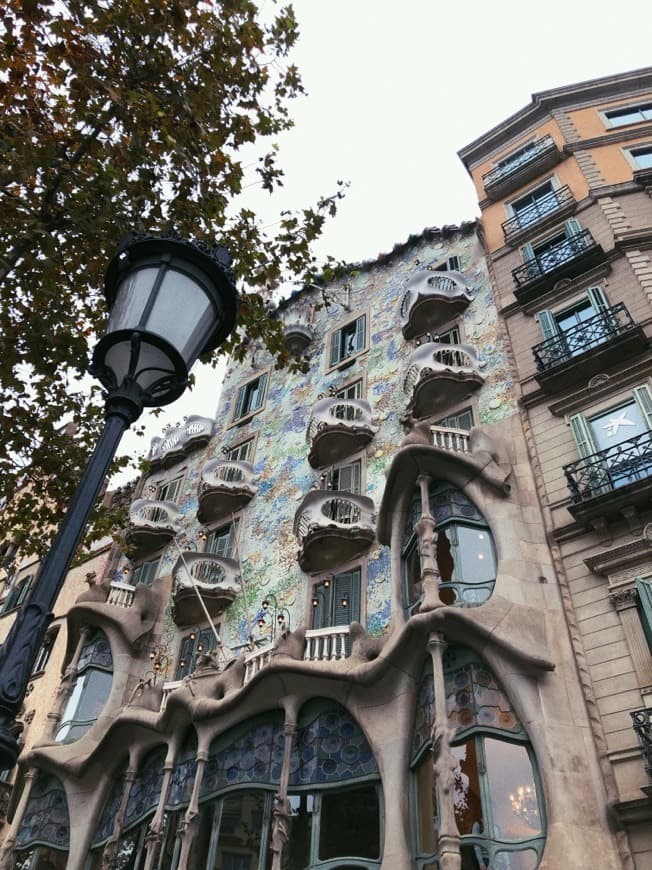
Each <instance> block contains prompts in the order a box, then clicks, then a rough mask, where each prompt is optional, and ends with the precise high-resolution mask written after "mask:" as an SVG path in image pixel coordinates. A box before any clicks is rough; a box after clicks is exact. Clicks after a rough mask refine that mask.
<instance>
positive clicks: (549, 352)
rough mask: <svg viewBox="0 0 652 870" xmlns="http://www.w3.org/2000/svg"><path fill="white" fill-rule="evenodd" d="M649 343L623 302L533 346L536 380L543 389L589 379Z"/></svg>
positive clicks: (641, 350)
mask: <svg viewBox="0 0 652 870" xmlns="http://www.w3.org/2000/svg"><path fill="white" fill-rule="evenodd" d="M647 346H648V340H647V338H646V336H645V333H644V332H643V329H642V327H640V326H637V325H636V324H635V323H634V321H633V320H632V317H631V315H630V313H629V311H628V310H627V308H626V307H625V305H624V304H623V303H622V302H619V303H618V305H613V306H611V307H610V308H607V309H605V310H604V311H600V312H599V313H598V314H595V315H594V316H593V317H590V318H588V319H587V320H584V321H583V322H582V323H578V324H577V325H576V326H572V327H569V328H568V329H565V330H564V331H563V332H560V333H559V335H555V336H552V337H551V338H548V339H546V340H545V341H542V342H541V343H540V344H536V345H535V346H534V347H533V348H532V353H533V354H534V361H535V363H536V367H537V374H536V379H537V381H538V382H539V384H540V385H541V388H542V389H543V390H545V391H546V392H555V391H556V390H558V389H560V388H564V387H566V386H571V385H572V384H575V383H577V382H578V381H580V380H582V381H584V380H586V381H588V380H589V379H590V378H591V377H593V375H595V374H597V373H598V372H602V371H604V370H605V369H607V368H608V367H609V366H610V365H613V364H614V363H617V362H618V361H620V360H623V359H631V358H632V357H633V356H635V355H636V354H639V353H643V351H644V350H645V349H646V348H647Z"/></svg>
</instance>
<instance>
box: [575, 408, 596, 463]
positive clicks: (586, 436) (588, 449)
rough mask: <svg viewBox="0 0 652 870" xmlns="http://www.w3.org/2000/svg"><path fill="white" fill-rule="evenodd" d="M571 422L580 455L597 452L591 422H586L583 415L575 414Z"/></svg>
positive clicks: (589, 454)
mask: <svg viewBox="0 0 652 870" xmlns="http://www.w3.org/2000/svg"><path fill="white" fill-rule="evenodd" d="M569 423H570V427H571V432H572V433H573V438H574V439H575V443H576V444H577V449H578V451H579V454H580V456H582V457H584V456H591V455H592V454H593V453H596V448H595V444H594V443H593V437H592V436H591V430H590V429H589V424H588V423H587V422H586V419H585V418H584V417H583V415H582V414H575V415H574V416H573V417H571V418H570V420H569Z"/></svg>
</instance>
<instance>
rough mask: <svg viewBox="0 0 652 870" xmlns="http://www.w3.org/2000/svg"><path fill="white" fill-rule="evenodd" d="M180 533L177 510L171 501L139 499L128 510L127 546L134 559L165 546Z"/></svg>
mask: <svg viewBox="0 0 652 870" xmlns="http://www.w3.org/2000/svg"><path fill="white" fill-rule="evenodd" d="M180 531H181V526H180V524H179V508H178V507H177V505H176V504H175V503H174V502H173V501H158V500H156V499H149V498H139V499H136V501H135V502H133V504H132V505H131V508H130V509H129V524H128V526H127V546H128V548H129V550H130V552H131V555H132V556H134V557H136V558H137V557H139V556H144V555H145V554H146V553H152V552H153V551H154V550H158V549H160V548H161V547H163V546H165V544H167V543H169V542H170V541H171V540H172V538H174V536H175V535H178V534H179V532H180Z"/></svg>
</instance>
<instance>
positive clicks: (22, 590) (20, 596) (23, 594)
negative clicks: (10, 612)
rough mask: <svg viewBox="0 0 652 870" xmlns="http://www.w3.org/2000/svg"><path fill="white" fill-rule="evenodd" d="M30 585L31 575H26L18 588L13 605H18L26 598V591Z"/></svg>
mask: <svg viewBox="0 0 652 870" xmlns="http://www.w3.org/2000/svg"><path fill="white" fill-rule="evenodd" d="M31 585H32V576H31V575H30V576H29V577H26V578H25V580H23V583H22V585H21V587H20V589H19V590H18V600H17V601H16V604H15V606H16V607H19V606H20V605H21V604H22V603H23V601H24V600H25V599H26V598H27V593H28V592H29V589H30V586H31Z"/></svg>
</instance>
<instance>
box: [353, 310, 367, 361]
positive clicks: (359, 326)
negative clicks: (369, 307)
mask: <svg viewBox="0 0 652 870" xmlns="http://www.w3.org/2000/svg"><path fill="white" fill-rule="evenodd" d="M366 337H367V315H366V314H363V315H362V317H358V319H357V320H356V322H355V350H356V352H357V351H359V350H364V347H365V344H366Z"/></svg>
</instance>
